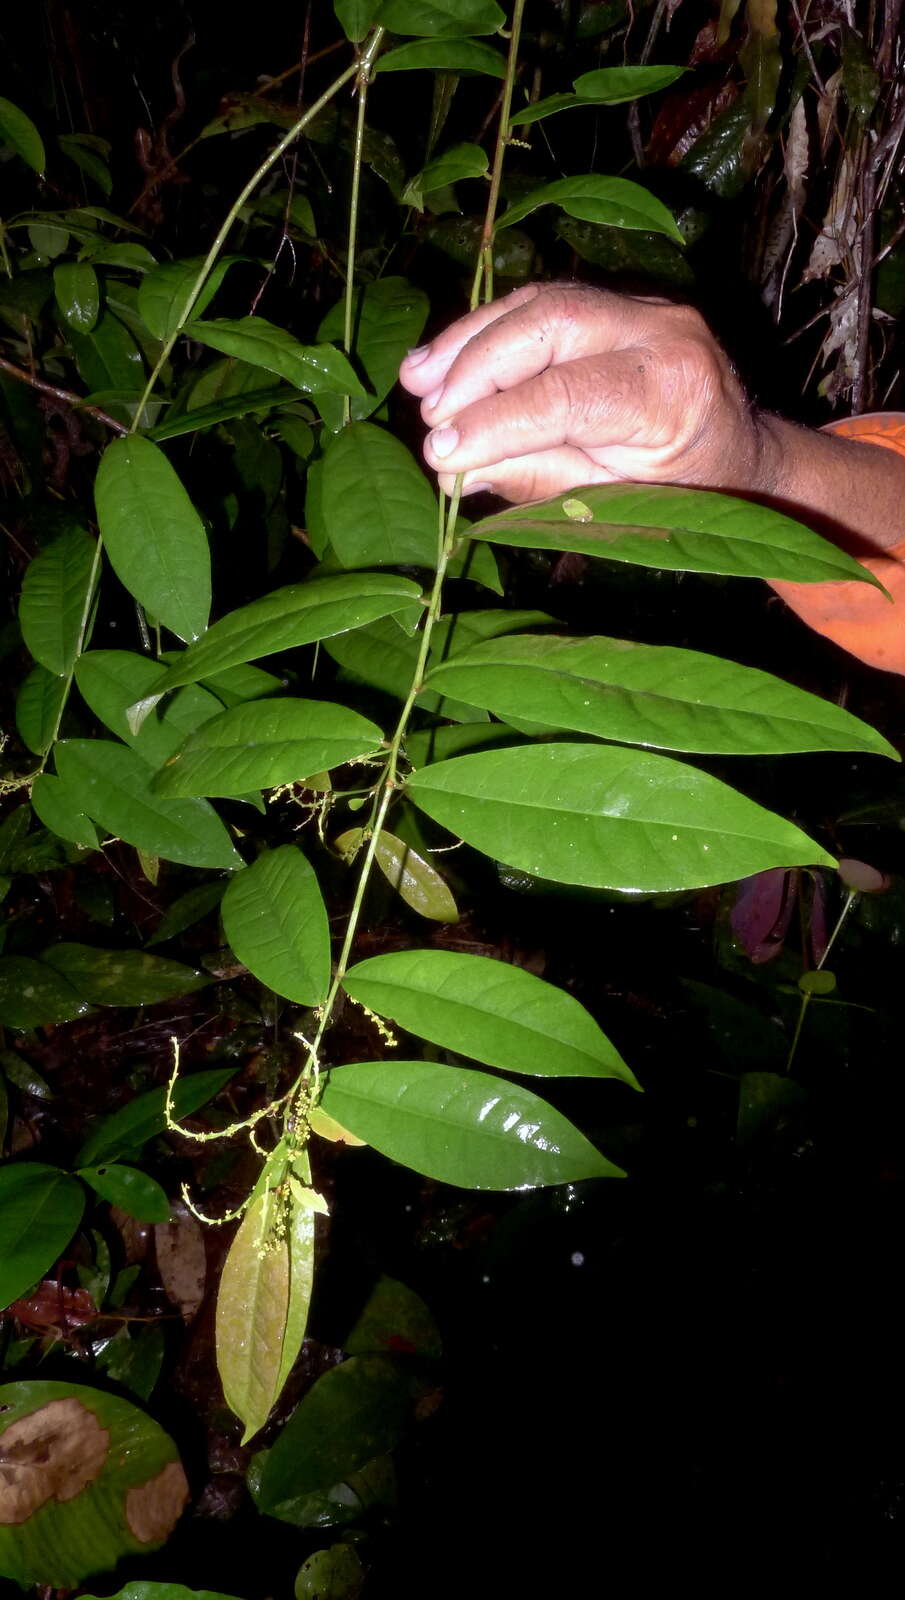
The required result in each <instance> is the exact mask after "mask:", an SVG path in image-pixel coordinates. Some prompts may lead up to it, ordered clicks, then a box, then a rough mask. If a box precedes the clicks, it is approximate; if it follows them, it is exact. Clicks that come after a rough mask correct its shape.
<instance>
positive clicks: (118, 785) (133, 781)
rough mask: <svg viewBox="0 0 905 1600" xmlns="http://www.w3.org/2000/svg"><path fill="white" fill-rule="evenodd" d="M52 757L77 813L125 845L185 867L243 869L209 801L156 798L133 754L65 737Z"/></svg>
mask: <svg viewBox="0 0 905 1600" xmlns="http://www.w3.org/2000/svg"><path fill="white" fill-rule="evenodd" d="M55 759H56V764H57V771H58V772H59V774H60V777H61V778H62V779H63V781H64V783H65V784H66V786H67V788H68V789H69V790H70V792H71V793H72V795H73V798H74V800H75V802H76V804H77V806H78V807H79V809H80V810H81V811H84V813H85V814H86V816H89V817H91V818H93V820H94V821H95V822H99V823H100V825H101V827H103V828H106V829H107V832H108V833H112V834H114V835H115V836H116V837H117V838H119V839H124V840H125V841H126V843H127V844H134V845H135V846H136V847H137V848H138V849H139V850H147V851H149V852H150V853H151V854H152V855H157V856H162V857H163V858H164V859H165V860H167V861H181V862H183V863H184V865H186V866H189V867H225V868H227V869H229V870H232V869H234V868H236V867H238V866H240V865H241V857H240V856H239V855H238V854H237V853H236V851H235V850H234V849H233V846H232V843H231V841H230V837H229V834H228V833H227V831H226V829H225V827H224V826H223V823H222V822H221V821H220V818H219V817H218V816H217V813H216V812H215V811H214V810H213V808H212V807H211V806H209V805H208V804H207V801H206V800H166V799H163V798H162V797H161V796H160V795H156V794H154V793H153V791H152V788H151V780H152V777H153V774H152V772H151V770H150V768H149V767H148V766H147V765H146V764H145V762H144V761H142V759H141V757H140V756H138V755H136V754H135V752H134V750H129V749H128V748H127V747H126V746H125V745H120V744H114V743H112V741H110V740H108V739H67V740H64V741H63V742H62V743H61V744H58V745H57V747H56V753H55Z"/></svg>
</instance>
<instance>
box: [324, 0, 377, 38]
mask: <svg viewBox="0 0 905 1600" xmlns="http://www.w3.org/2000/svg"><path fill="white" fill-rule="evenodd" d="M380 5H381V0H333V10H334V11H335V13H336V20H337V22H338V23H339V25H340V27H341V28H342V30H343V32H344V34H345V35H346V38H347V39H351V40H352V43H353V44H358V43H359V41H360V40H362V39H363V38H364V36H365V34H366V33H367V31H368V29H369V28H370V26H371V24H372V23H373V21H374V18H375V16H376V15H377V12H378V11H379V9H380Z"/></svg>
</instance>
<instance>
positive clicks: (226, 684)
mask: <svg viewBox="0 0 905 1600" xmlns="http://www.w3.org/2000/svg"><path fill="white" fill-rule="evenodd" d="M170 659H172V661H173V662H174V663H175V662H176V661H178V660H179V656H178V653H176V652H174V654H173V656H172V657H171V658H170ZM202 681H203V683H204V687H205V688H206V689H210V690H211V691H212V693H213V694H215V695H216V696H217V699H218V700H220V701H222V703H223V705H225V706H226V707H227V708H229V707H230V706H238V705H244V704H245V702H246V701H247V700H263V699H264V697H265V696H266V695H269V694H276V693H277V692H278V691H279V690H280V689H285V688H286V687H287V681H288V680H287V679H286V678H278V677H276V676H275V675H274V673H272V672H265V671H264V669H263V667H251V666H249V665H248V664H247V662H241V663H240V664H239V665H238V666H235V667H225V668H224V669H223V671H222V672H211V673H209V674H208V675H207V677H206V678H204V679H203V680H202Z"/></svg>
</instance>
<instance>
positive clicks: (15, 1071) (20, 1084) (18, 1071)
mask: <svg viewBox="0 0 905 1600" xmlns="http://www.w3.org/2000/svg"><path fill="white" fill-rule="evenodd" d="M0 1072H2V1073H4V1074H5V1076H6V1078H7V1080H8V1081H9V1082H10V1083H12V1084H14V1085H15V1087H16V1088H17V1089H21V1091H22V1093H23V1094H29V1095H31V1096H32V1097H33V1098H34V1099H35V1100H52V1099H53V1090H52V1089H51V1087H50V1084H49V1083H48V1082H47V1081H46V1079H44V1078H42V1077H41V1074H40V1072H38V1071H37V1069H36V1068H35V1067H33V1066H32V1064H31V1062H30V1061H26V1060H25V1057H24V1056H20V1055H19V1054H17V1052H16V1051H15V1050H0Z"/></svg>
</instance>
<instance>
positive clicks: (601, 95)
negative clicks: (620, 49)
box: [574, 66, 687, 105]
mask: <svg viewBox="0 0 905 1600" xmlns="http://www.w3.org/2000/svg"><path fill="white" fill-rule="evenodd" d="M686 71H687V68H686V67H667V66H656V67H650V66H645V67H598V68H596V70H595V71H593V72H583V73H582V74H581V76H580V77H578V78H576V79H575V81H574V88H575V92H576V93H577V94H580V95H584V96H589V97H590V98H591V99H593V100H605V101H606V103H607V104H608V105H620V104H621V103H622V102H623V101H626V100H636V99H637V98H638V96H639V95H643V94H656V93H657V91H658V90H660V89H668V88H669V86H670V84H671V83H675V82H676V81H677V79H679V78H681V77H684V75H685V72H686Z"/></svg>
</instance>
